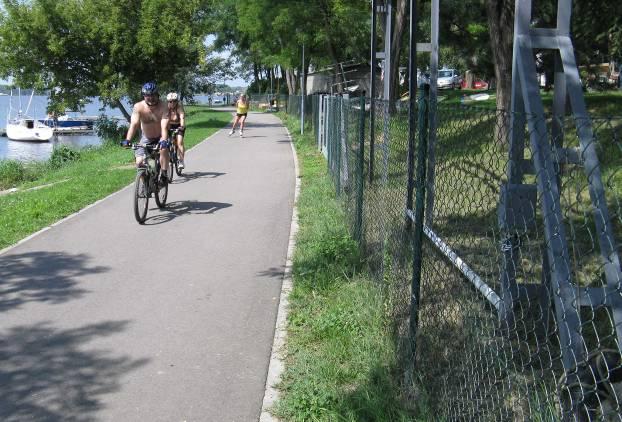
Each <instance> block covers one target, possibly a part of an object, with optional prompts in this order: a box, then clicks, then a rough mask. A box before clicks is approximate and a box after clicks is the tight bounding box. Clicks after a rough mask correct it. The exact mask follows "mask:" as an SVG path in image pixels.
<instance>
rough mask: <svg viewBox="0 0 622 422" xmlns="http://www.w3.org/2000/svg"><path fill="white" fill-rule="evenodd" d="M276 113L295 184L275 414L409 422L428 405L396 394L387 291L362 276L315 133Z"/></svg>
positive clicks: (363, 265) (362, 267) (396, 355)
mask: <svg viewBox="0 0 622 422" xmlns="http://www.w3.org/2000/svg"><path fill="white" fill-rule="evenodd" d="M280 116H281V117H282V118H283V120H284V123H285V124H286V125H287V127H288V128H289V129H290V133H292V136H293V137H294V141H295V145H296V151H297V154H298V158H299V162H300V166H301V173H302V186H301V194H300V198H299V202H298V211H299V223H300V231H299V233H298V236H297V244H296V252H295V255H294V268H293V282H294V287H293V291H292V293H291V295H290V298H289V301H290V308H289V316H288V338H287V346H286V362H285V363H286V364H285V373H284V375H283V380H282V382H281V383H280V385H279V386H278V388H279V390H280V391H281V397H280V400H279V402H278V403H277V406H276V409H275V413H276V415H277V416H278V417H280V418H282V420H287V421H353V422H354V421H411V420H416V418H415V413H416V410H415V408H416V407H417V408H423V407H424V405H425V403H424V402H423V401H422V400H419V401H418V402H417V403H414V402H412V401H411V402H410V403H408V402H407V401H405V400H403V395H402V390H401V385H400V384H401V382H402V381H403V373H401V372H400V370H399V369H398V368H399V364H398V360H399V355H400V353H399V352H398V351H397V349H396V344H397V342H396V341H395V338H394V337H393V334H392V333H393V332H394V330H393V329H392V325H391V324H392V319H391V317H390V312H391V310H390V306H389V305H388V301H389V298H388V297H387V289H386V288H385V286H383V285H382V284H381V283H377V282H375V281H373V280H372V277H371V276H369V274H368V273H367V270H366V263H365V261H364V260H362V258H361V256H360V255H359V250H358V245H357V243H356V242H355V241H354V240H353V239H352V238H351V236H350V234H349V233H348V227H347V221H348V219H347V217H346V214H345V210H344V207H343V204H342V203H341V202H340V201H339V200H338V199H336V198H335V188H334V185H333V182H332V181H331V179H330V177H329V175H328V172H327V165H326V161H325V159H324V157H323V156H322V155H321V154H319V153H318V151H317V149H316V144H315V142H314V140H313V139H312V136H313V135H312V130H310V129H309V130H307V131H306V134H305V136H302V137H301V136H300V135H299V133H300V130H299V126H298V125H299V121H298V119H297V118H296V116H293V117H292V116H290V117H288V116H286V115H284V114H280ZM408 405H410V407H409V406H408ZM420 420H431V419H430V418H422V419H420Z"/></svg>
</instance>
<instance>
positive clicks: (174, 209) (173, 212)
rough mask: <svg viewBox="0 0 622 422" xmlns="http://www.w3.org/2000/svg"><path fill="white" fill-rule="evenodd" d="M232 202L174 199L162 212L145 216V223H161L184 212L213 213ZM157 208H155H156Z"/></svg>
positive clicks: (229, 205)
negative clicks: (149, 216)
mask: <svg viewBox="0 0 622 422" xmlns="http://www.w3.org/2000/svg"><path fill="white" fill-rule="evenodd" d="M231 206H233V205H232V204H229V203H226V202H199V201H175V202H170V203H168V204H167V205H166V207H165V208H164V209H163V210H162V214H159V215H154V216H153V217H151V218H147V220H146V221H145V225H155V224H163V223H166V222H169V221H171V220H173V219H174V218H177V217H181V216H182V215H185V214H214V213H215V212H216V211H220V210H222V209H224V208H229V207H231ZM156 209H157V208H156Z"/></svg>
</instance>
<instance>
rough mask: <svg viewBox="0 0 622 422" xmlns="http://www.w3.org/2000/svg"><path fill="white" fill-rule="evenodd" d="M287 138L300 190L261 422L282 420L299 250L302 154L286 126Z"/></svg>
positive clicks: (297, 189)
mask: <svg viewBox="0 0 622 422" xmlns="http://www.w3.org/2000/svg"><path fill="white" fill-rule="evenodd" d="M283 127H284V128H285V130H286V131H287V137H288V138H289V143H290V146H291V148H292V155H293V156H294V172H295V177H296V187H295V188H294V206H293V207H292V208H293V210H292V223H291V226H290V230H289V244H288V246H287V258H286V260H285V271H284V272H283V280H282V283H281V295H280V298H279V308H278V311H277V317H276V324H275V329H274V340H273V343H272V351H271V352H270V365H269V366H268V375H267V377H266V388H265V392H264V397H263V403H262V406H261V414H260V416H259V422H278V421H279V419H278V418H276V417H275V416H273V415H272V414H271V413H270V410H271V408H272V407H273V406H274V404H275V402H276V401H277V400H278V398H279V391H278V390H277V388H276V385H277V384H278V383H279V382H280V381H281V375H282V374H283V370H284V369H285V362H284V359H283V354H282V353H283V351H284V350H283V348H284V346H285V340H286V338H287V314H288V311H289V294H290V293H291V291H292V287H293V280H292V266H293V259H294V251H295V249H296V236H297V234H298V206H297V204H298V196H299V195H300V182H301V177H300V167H299V165H298V155H297V154H296V147H295V146H294V141H293V140H292V135H291V134H290V133H289V130H288V129H287V127H285V125H283Z"/></svg>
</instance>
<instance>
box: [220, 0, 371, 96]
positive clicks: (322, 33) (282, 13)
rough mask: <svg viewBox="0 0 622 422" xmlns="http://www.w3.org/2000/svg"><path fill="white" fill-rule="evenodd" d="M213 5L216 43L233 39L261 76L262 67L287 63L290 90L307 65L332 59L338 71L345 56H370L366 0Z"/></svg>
mask: <svg viewBox="0 0 622 422" xmlns="http://www.w3.org/2000/svg"><path fill="white" fill-rule="evenodd" d="M213 10H214V12H215V14H214V16H213V17H212V22H213V23H214V25H213V28H214V29H215V31H216V33H217V40H218V42H217V44H219V45H223V46H224V45H227V46H231V45H233V46H234V51H237V53H238V54H240V56H239V58H240V61H243V62H244V61H247V63H248V62H252V67H253V68H254V73H255V79H256V80H258V79H260V72H259V71H260V69H262V68H263V69H267V70H268V72H269V73H270V72H272V69H275V68H277V67H281V68H282V69H284V72H283V73H284V76H285V79H286V82H287V83H288V89H289V92H290V94H295V93H296V90H297V84H296V81H297V80H298V76H299V75H300V72H301V70H302V69H303V67H304V68H308V67H309V66H310V65H313V66H314V67H316V68H320V67H324V66H326V65H331V66H333V68H334V69H335V71H337V64H338V63H340V62H343V61H345V60H367V59H368V57H369V46H368V44H369V18H370V9H369V2H368V1H366V0H315V1H303V0H282V1H279V2H276V3H275V2H273V1H269V0H247V1H244V2H237V1H233V0H224V1H221V2H220V5H219V6H218V7H217V8H214V9H213ZM225 14H226V15H225ZM225 16H226V17H225ZM303 43H304V45H305V56H306V57H305V63H304V64H303V63H301V61H302V60H301V52H302V44H303ZM249 67H250V66H249Z"/></svg>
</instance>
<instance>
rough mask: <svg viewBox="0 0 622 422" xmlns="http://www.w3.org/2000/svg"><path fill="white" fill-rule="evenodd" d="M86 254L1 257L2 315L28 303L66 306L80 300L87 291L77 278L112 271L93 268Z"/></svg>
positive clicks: (100, 267)
mask: <svg viewBox="0 0 622 422" xmlns="http://www.w3.org/2000/svg"><path fill="white" fill-rule="evenodd" d="M90 259H91V258H90V257H89V256H88V255H85V254H78V255H70V254H66V253H62V252H27V253H22V254H5V255H3V256H0V312H1V311H7V310H10V309H14V308H18V307H20V306H21V305H24V304H25V303H28V302H48V303H52V304H58V303H63V302H66V301H68V300H71V299H77V298H79V297H81V296H82V295H84V294H85V293H86V292H87V290H84V289H81V288H78V287H77V281H76V280H75V278H77V277H79V276H81V275H84V274H97V273H103V272H105V271H108V270H109V268H108V267H102V266H95V267H91V266H89V265H88V262H89V260H90Z"/></svg>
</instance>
